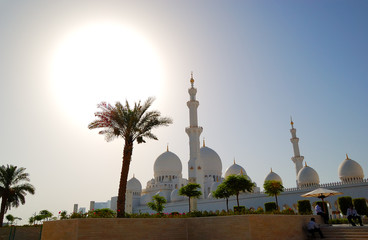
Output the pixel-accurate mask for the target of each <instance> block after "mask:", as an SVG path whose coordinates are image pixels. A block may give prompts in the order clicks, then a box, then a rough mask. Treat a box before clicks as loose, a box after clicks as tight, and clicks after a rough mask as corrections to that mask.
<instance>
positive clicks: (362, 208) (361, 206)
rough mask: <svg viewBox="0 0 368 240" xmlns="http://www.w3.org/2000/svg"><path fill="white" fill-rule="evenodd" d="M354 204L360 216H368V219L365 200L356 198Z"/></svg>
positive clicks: (367, 208)
mask: <svg viewBox="0 0 368 240" xmlns="http://www.w3.org/2000/svg"><path fill="white" fill-rule="evenodd" d="M353 203H354V207H355V210H357V212H358V214H359V215H366V216H367V217H368V207H367V202H366V200H365V198H354V199H353Z"/></svg>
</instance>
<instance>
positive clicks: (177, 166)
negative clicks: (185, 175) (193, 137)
mask: <svg viewBox="0 0 368 240" xmlns="http://www.w3.org/2000/svg"><path fill="white" fill-rule="evenodd" d="M153 171H154V176H155V177H159V176H170V175H171V176H172V175H174V176H181V171H182V165H181V161H180V159H179V157H178V156H177V155H176V154H175V153H172V152H170V151H166V152H164V153H162V154H161V155H160V156H158V157H157V159H156V161H155V164H154V165H153Z"/></svg>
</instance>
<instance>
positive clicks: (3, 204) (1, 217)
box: [0, 195, 8, 227]
mask: <svg viewBox="0 0 368 240" xmlns="http://www.w3.org/2000/svg"><path fill="white" fill-rule="evenodd" d="M1 199H2V201H1V208H0V227H2V226H3V222H4V215H5V207H6V202H7V200H8V197H7V196H5V195H4V196H3V197H2V198H1Z"/></svg>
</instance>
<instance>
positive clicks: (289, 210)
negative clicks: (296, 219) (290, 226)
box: [281, 208, 295, 215]
mask: <svg viewBox="0 0 368 240" xmlns="http://www.w3.org/2000/svg"><path fill="white" fill-rule="evenodd" d="M281 214H285V215H295V212H294V210H293V209H291V208H287V209H284V210H282V211H281Z"/></svg>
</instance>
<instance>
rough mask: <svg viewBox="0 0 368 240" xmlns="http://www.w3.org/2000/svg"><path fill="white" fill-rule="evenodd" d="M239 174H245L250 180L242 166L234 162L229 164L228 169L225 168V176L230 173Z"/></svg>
mask: <svg viewBox="0 0 368 240" xmlns="http://www.w3.org/2000/svg"><path fill="white" fill-rule="evenodd" d="M239 174H242V175H245V176H247V177H248V179H249V180H250V178H249V176H248V175H247V172H246V171H245V169H244V168H243V167H242V166H240V165H238V164H236V163H235V162H234V164H233V165H231V166H230V167H228V169H226V172H225V178H227V177H228V176H230V175H239Z"/></svg>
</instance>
